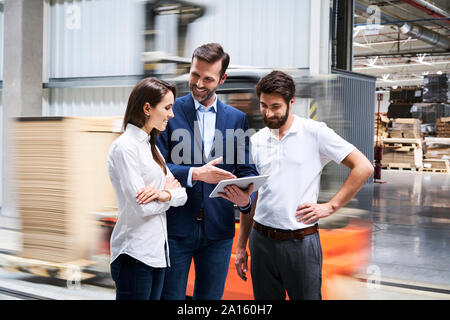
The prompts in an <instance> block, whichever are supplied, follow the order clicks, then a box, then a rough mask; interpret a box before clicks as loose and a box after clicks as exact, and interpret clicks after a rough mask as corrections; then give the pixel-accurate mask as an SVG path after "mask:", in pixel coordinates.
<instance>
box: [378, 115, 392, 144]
mask: <svg viewBox="0 0 450 320" xmlns="http://www.w3.org/2000/svg"><path fill="white" fill-rule="evenodd" d="M389 122H390V120H389V118H388V117H386V116H385V115H382V114H375V123H374V130H375V139H374V141H375V142H376V141H382V140H383V139H384V138H387V137H388V136H389V132H388V125H389ZM377 134H378V137H377Z"/></svg>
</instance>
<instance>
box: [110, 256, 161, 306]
mask: <svg viewBox="0 0 450 320" xmlns="http://www.w3.org/2000/svg"><path fill="white" fill-rule="evenodd" d="M164 271H165V268H153V267H150V266H148V265H146V264H144V263H142V262H140V261H139V260H136V259H135V258H133V257H131V256H129V255H127V254H121V255H120V256H118V257H117V258H116V259H115V260H114V261H113V262H112V263H111V276H112V278H113V280H114V282H115V283H116V300H159V299H160V298H161V290H162V286H163V284H164Z"/></svg>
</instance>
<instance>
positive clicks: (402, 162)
mask: <svg viewBox="0 0 450 320" xmlns="http://www.w3.org/2000/svg"><path fill="white" fill-rule="evenodd" d="M422 160H423V149H422V140H421V139H407V138H386V139H384V140H383V159H382V164H383V167H384V168H386V169H417V168H422V167H423V163H422Z"/></svg>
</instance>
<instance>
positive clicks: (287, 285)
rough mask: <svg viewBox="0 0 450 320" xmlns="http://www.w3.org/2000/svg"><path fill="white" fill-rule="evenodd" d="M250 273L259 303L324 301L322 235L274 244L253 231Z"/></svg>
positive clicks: (272, 240) (277, 241) (315, 234)
mask: <svg viewBox="0 0 450 320" xmlns="http://www.w3.org/2000/svg"><path fill="white" fill-rule="evenodd" d="M249 248H250V255H251V265H250V271H251V276H252V282H253V294H254V297H255V299H256V300H284V299H285V298H286V292H287V294H288V295H289V299H291V300H321V299H322V294H321V286H322V247H321V245H320V238H319V233H318V232H316V233H314V234H312V235H309V236H306V237H304V238H303V239H302V240H300V239H292V240H274V239H271V238H269V237H266V236H264V235H262V234H261V233H259V232H258V231H256V230H255V229H252V231H251V234H250V242H249Z"/></svg>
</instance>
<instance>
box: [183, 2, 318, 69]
mask: <svg viewBox="0 0 450 320" xmlns="http://www.w3.org/2000/svg"><path fill="white" fill-rule="evenodd" d="M310 1H311V0H226V1H224V0H211V1H209V2H210V3H212V4H213V6H212V7H211V8H209V9H207V11H206V14H205V16H203V17H201V18H199V19H197V20H195V21H194V22H193V23H191V24H190V25H189V28H188V32H187V36H186V38H187V39H186V48H185V53H184V55H185V57H189V58H190V57H191V56H192V52H193V50H194V49H195V48H196V47H197V46H199V45H201V44H204V43H207V42H219V43H221V44H222V45H223V47H224V49H225V51H227V52H228V53H229V54H230V56H231V61H230V63H232V64H238V65H247V66H264V67H272V68H276V67H278V68H281V67H283V68H308V67H309V30H310V29H309V25H310Z"/></svg>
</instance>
